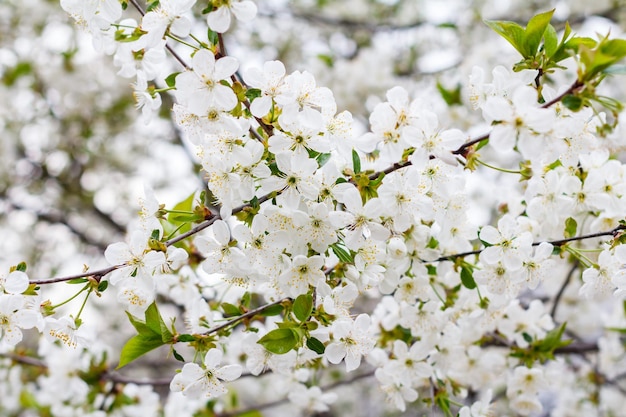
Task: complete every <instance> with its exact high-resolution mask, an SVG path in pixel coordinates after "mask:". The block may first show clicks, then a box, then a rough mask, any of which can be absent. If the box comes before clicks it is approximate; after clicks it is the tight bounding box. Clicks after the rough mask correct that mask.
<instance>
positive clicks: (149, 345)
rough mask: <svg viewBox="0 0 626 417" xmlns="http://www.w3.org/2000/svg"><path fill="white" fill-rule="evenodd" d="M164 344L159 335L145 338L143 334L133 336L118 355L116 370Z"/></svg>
mask: <svg viewBox="0 0 626 417" xmlns="http://www.w3.org/2000/svg"><path fill="white" fill-rule="evenodd" d="M164 344H165V343H164V342H163V340H162V338H161V336H160V335H156V334H154V335H152V336H147V335H143V334H138V335H136V336H133V337H132V338H131V339H130V340H129V341H128V342H126V344H125V345H124V347H123V348H122V352H121V353H120V363H119V365H117V368H115V369H120V368H122V367H124V366H126V365H128V364H129V363H131V362H132V361H134V360H135V359H137V358H139V357H140V356H143V355H145V354H146V353H148V352H150V351H151V350H154V349H156V348H158V347H159V346H163V345H164Z"/></svg>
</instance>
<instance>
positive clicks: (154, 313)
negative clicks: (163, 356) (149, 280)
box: [145, 303, 174, 343]
mask: <svg viewBox="0 0 626 417" xmlns="http://www.w3.org/2000/svg"><path fill="white" fill-rule="evenodd" d="M145 315H146V326H148V328H149V329H150V330H152V332H153V333H155V334H157V335H159V336H160V337H161V339H162V340H163V342H164V343H168V342H171V341H172V339H174V335H173V334H172V333H171V332H170V331H169V329H168V328H167V326H166V325H165V322H164V321H163V317H161V313H159V309H158V307H157V305H156V303H152V304H150V306H149V307H148V309H147V310H146V313H145Z"/></svg>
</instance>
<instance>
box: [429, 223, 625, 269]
mask: <svg viewBox="0 0 626 417" xmlns="http://www.w3.org/2000/svg"><path fill="white" fill-rule="evenodd" d="M622 230H626V225H622V224H621V225H619V226H617V227H616V228H614V229H611V230H608V231H606V232H598V233H590V234H587V235H580V236H574V237H569V238H566V239H559V240H551V241H541V242H533V244H532V246H539V245H541V244H542V243H550V244H552V245H553V246H563V245H565V244H566V243H569V242H575V241H578V240H585V239H593V238H596V237H603V236H613V237H615V236H616V235H617V234H618V233H619V232H621V231H622ZM485 249H486V248H482V249H476V250H473V251H469V252H461V253H455V254H453V255H446V256H441V257H439V258H437V259H435V260H434V261H428V262H440V261H451V260H454V259H456V258H463V257H465V256H470V255H480V253H481V252H482V251H484V250H485Z"/></svg>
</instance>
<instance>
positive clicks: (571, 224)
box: [563, 217, 578, 238]
mask: <svg viewBox="0 0 626 417" xmlns="http://www.w3.org/2000/svg"><path fill="white" fill-rule="evenodd" d="M577 229H578V223H577V222H576V220H575V219H573V218H572V217H568V218H567V220H565V231H564V232H563V236H564V237H566V238H570V237H574V236H576V230H577Z"/></svg>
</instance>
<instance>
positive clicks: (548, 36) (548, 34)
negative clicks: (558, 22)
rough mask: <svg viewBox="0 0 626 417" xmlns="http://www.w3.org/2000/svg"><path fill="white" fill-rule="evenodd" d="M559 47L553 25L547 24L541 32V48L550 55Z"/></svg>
mask: <svg viewBox="0 0 626 417" xmlns="http://www.w3.org/2000/svg"><path fill="white" fill-rule="evenodd" d="M558 47H559V38H558V37H557V34H556V29H554V26H552V25H548V26H547V27H546V31H545V32H544V33H543V50H544V51H545V53H546V55H547V56H548V57H552V56H553V55H554V54H555V53H556V51H557V50H558Z"/></svg>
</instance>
